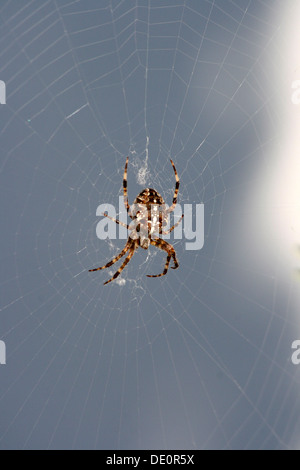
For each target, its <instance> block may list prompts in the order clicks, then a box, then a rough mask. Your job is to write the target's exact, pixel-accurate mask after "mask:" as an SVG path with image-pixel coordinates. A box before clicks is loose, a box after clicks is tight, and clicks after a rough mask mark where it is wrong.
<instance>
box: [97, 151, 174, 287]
mask: <svg viewBox="0 0 300 470" xmlns="http://www.w3.org/2000/svg"><path fill="white" fill-rule="evenodd" d="M171 163H172V166H173V169H174V173H175V179H176V185H175V191H174V196H173V203H172V206H171V207H169V208H167V206H166V204H165V202H164V200H163V198H162V197H161V195H160V194H159V193H158V192H157V191H156V190H155V189H152V188H146V189H144V190H143V191H142V192H141V193H140V194H139V195H138V196H137V197H136V198H135V200H134V203H133V204H132V206H129V203H128V196H127V167H128V157H127V160H126V164H125V170H124V177H123V191H124V204H125V207H126V210H127V212H128V215H129V217H130V218H131V219H132V222H131V223H130V225H126V224H124V223H123V222H120V221H119V220H117V219H113V218H112V217H109V216H108V215H107V214H103V215H105V217H108V218H109V219H111V220H113V221H114V222H116V223H117V224H120V225H123V226H125V227H127V228H128V229H129V238H128V240H127V243H126V245H125V248H124V249H123V250H122V251H121V253H119V254H118V255H117V256H116V257H115V258H114V259H113V260H111V261H109V263H107V264H106V265H105V266H101V267H100V268H96V269H90V272H93V271H100V269H105V268H109V267H110V266H112V265H113V264H114V263H116V262H117V261H118V260H119V259H120V258H122V256H124V255H125V253H127V252H128V251H129V253H128V255H127V257H126V259H125V260H124V262H123V264H122V265H121V267H120V268H119V269H118V271H117V272H116V273H115V274H114V275H113V277H112V278H111V279H109V280H108V281H106V282H105V283H104V284H108V283H109V282H111V281H113V280H115V279H116V278H117V277H118V276H119V275H120V273H121V272H122V271H123V269H124V268H125V266H126V265H127V264H128V263H129V261H130V260H131V258H132V256H133V254H134V252H135V250H136V249H137V248H138V247H139V246H140V247H141V248H143V249H144V250H147V249H148V248H149V246H150V245H153V246H156V247H158V248H160V249H162V250H164V251H166V252H167V260H166V264H165V268H164V271H163V272H162V273H161V274H155V275H148V277H160V276H164V275H165V274H167V272H168V269H169V264H170V261H171V259H172V260H173V263H174V266H171V267H172V269H176V268H178V266H179V264H178V261H177V258H176V253H175V250H174V248H173V246H172V245H170V243H167V242H166V241H165V240H163V239H161V238H158V237H157V234H160V235H161V234H163V235H165V234H167V233H170V232H172V230H174V228H175V227H176V226H177V225H178V224H179V223H180V222H181V220H182V218H183V215H182V217H181V218H180V219H179V221H178V222H177V223H176V224H175V225H173V227H171V228H170V229H169V230H166V231H165V230H164V227H166V225H167V224H168V216H169V214H170V212H173V210H174V209H175V206H176V204H177V195H178V191H179V178H178V174H177V171H176V168H175V165H174V163H173V161H172V160H171Z"/></svg>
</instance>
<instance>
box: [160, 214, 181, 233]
mask: <svg viewBox="0 0 300 470" xmlns="http://www.w3.org/2000/svg"><path fill="white" fill-rule="evenodd" d="M183 217H184V214H182V216H181V217H180V219H179V220H178V222H176V224H174V225H173V227H171V228H170V229H169V230H162V232H160V233H162V234H163V235H167V234H168V233H171V232H173V230H174V228H176V227H178V225H179V224H180V222H181V221H182V219H183Z"/></svg>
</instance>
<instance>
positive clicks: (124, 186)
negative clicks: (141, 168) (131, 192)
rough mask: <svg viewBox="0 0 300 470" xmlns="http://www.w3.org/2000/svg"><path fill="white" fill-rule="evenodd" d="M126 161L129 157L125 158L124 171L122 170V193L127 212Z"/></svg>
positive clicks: (128, 207)
mask: <svg viewBox="0 0 300 470" xmlns="http://www.w3.org/2000/svg"><path fill="white" fill-rule="evenodd" d="M128 160H129V157H127V158H126V163H125V170H124V176H123V193H124V205H125V208H126V210H127V212H128V211H129V209H130V205H129V204H128V194H127V167H128Z"/></svg>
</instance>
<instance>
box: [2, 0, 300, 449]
mask: <svg viewBox="0 0 300 470" xmlns="http://www.w3.org/2000/svg"><path fill="white" fill-rule="evenodd" d="M296 4H297V2H292V1H286V0H285V1H280V0H275V1H273V2H267V1H263V0H252V1H251V0H245V1H239V2H235V1H231V0H226V1H224V0H222V1H221V0H214V1H208V0H203V1H201V2H199V1H192V0H187V1H183V0H177V1H174V0H173V1H172V2H171V1H167V0H160V1H156V0H151V1H148V0H135V1H134V0H132V1H126V2H125V1H124V0H123V1H122V0H121V1H120V0H118V1H115V0H114V1H106V0H103V1H102V2H99V1H96V0H85V1H82V0H79V1H69V0H60V1H55V0H48V1H47V0H43V1H42V2H41V1H37V0H32V1H29V2H26V4H24V5H22V7H20V6H19V3H18V2H16V1H15V0H2V2H1V7H0V27H1V33H0V43H1V49H0V50H1V52H0V57H1V62H0V64H1V65H0V79H1V80H4V81H5V83H6V87H7V98H6V103H7V104H6V105H3V106H1V107H0V120H1V126H0V136H1V150H2V151H1V162H0V163H1V165H0V178H1V185H0V191H1V201H2V204H1V214H2V221H3V222H2V228H1V236H2V246H3V248H4V250H3V252H2V255H1V278H0V291H1V304H0V340H2V341H4V342H5V344H6V350H7V365H6V366H0V410H1V411H0V412H1V420H0V448H2V449H9V448H25V449H32V448H35V449H37V448H52V449H53V448H75V449H80V448H83V449H84V448H98V449H129V448H131V449H132V448H134V449H140V448H152V449H154V448H156V449H161V448H166V449H168V448H169V449H184V448H186V449H191V448H204V449H205V448H210V449H211V448H219V449H223V448H225V449H230V448H239V449H247V448H248V449H249V448H262V449H266V448H271V449H285V448H299V439H300V437H299V434H300V427H299V416H300V401H299V383H300V377H299V370H298V368H297V367H296V366H294V365H293V364H292V363H291V354H292V350H291V344H292V342H293V341H294V340H295V339H298V337H299V335H300V331H299V320H298V317H297V313H298V307H299V294H298V290H299V284H298V282H299V280H298V278H297V276H296V275H295V270H292V269H290V268H289V264H288V262H286V259H287V257H289V256H290V252H292V249H293V248H294V245H293V246H290V245H289V246H288V248H287V247H286V245H284V244H282V243H281V244H280V243H279V242H278V240H279V239H280V234H279V235H278V232H279V229H278V225H279V226H280V224H281V226H283V227H284V228H286V227H288V228H286V230H290V226H289V224H286V220H285V219H284V216H283V215H282V214H284V213H285V209H286V208H285V207H284V205H282V204H281V203H282V201H281V200H276V201H272V198H271V196H270V194H275V192H274V193H272V191H271V189H270V188H271V183H269V182H268V181H269V180H268V178H269V179H270V178H272V171H273V169H274V165H275V166H276V165H277V163H274V161H275V160H274V159H275V157H274V149H276V152H277V150H278V149H280V148H281V147H282V146H283V145H284V144H283V143H282V142H283V141H282V139H283V134H282V132H281V131H280V129H282V122H283V120H284V119H287V116H288V113H289V107H290V106H291V101H290V93H291V80H292V78H293V79H294V78H298V79H299V77H297V76H296V75H295V76H294V75H293V74H289V73H288V72H289V70H286V74H284V73H281V72H282V68H283V70H284V71H285V68H284V67H285V65H286V62H285V59H286V51H287V50H288V49H289V48H290V47H292V45H290V44H289V42H288V38H287V34H286V31H287V30H288V20H287V19H288V18H290V17H291V18H292V17H293V15H294V16H295V9H296ZM298 65H299V64H298ZM292 68H293V69H294V73H296V74H297V73H298V72H299V69H297V67H296V65H295V66H294V64H293V65H292ZM297 70H298V71H297ZM282 109H283V112H282ZM293 109H295V107H294V108H293ZM127 155H129V157H130V159H129V168H128V192H129V201H130V202H132V201H133V199H134V198H135V196H136V194H138V193H139V192H140V191H141V190H142V189H143V188H144V187H146V186H151V187H154V188H156V189H157V190H158V191H159V192H160V193H161V194H162V195H163V197H164V199H165V201H167V202H168V203H169V204H170V203H171V201H172V194H173V191H174V184H175V181H174V173H173V170H172V167H171V165H170V162H169V159H170V158H172V159H173V161H174V162H175V164H176V167H177V170H178V174H179V177H180V192H179V203H180V204H181V205H183V204H187V203H189V204H198V203H204V206H205V244H204V247H203V249H202V250H200V251H189V250H185V240H184V239H183V240H174V239H172V237H171V240H172V243H173V244H174V247H175V249H176V252H177V256H178V259H179V263H180V268H179V269H178V270H176V271H173V270H170V271H171V272H169V273H168V274H167V276H165V277H164V278H161V279H159V280H157V279H149V278H147V277H146V274H156V273H158V272H161V270H162V267H163V264H164V262H165V254H164V253H162V252H161V251H159V250H156V249H154V248H153V249H151V250H149V251H148V252H145V251H143V250H139V251H138V252H136V253H135V255H134V257H133V258H132V260H131V262H130V263H129V265H128V266H127V267H126V269H125V270H124V271H123V273H122V276H120V278H119V279H120V282H114V283H112V284H110V285H109V286H103V282H104V281H105V280H107V279H109V276H110V275H111V273H114V272H115V271H116V269H117V267H118V266H119V265H114V266H113V267H112V268H114V269H112V268H111V269H108V270H105V271H101V272H99V273H88V269H90V268H92V267H96V266H101V265H103V264H104V263H105V262H106V261H108V260H109V259H111V258H113V257H114V256H115V255H116V254H117V253H119V252H120V251H121V249H122V248H123V246H124V244H125V241H124V240H118V239H117V240H99V239H98V238H97V237H96V225H97V223H98V221H99V217H96V209H97V207H98V206H99V205H100V204H103V203H109V204H113V205H115V206H116V207H118V199H119V195H121V194H122V175H123V171H124V164H125V159H126V156H127ZM276 168H277V166H276ZM272 181H273V180H272ZM285 184H287V185H288V182H285ZM285 187H286V186H285ZM267 197H269V199H267ZM279 199H280V198H279ZM290 203H291V204H294V205H296V206H297V201H295V200H292V202H291V201H290ZM297 207H298V206H297ZM274 213H275V216H274V217H273V215H274ZM270 214H271V215H272V217H271V216H270ZM281 217H282V221H281ZM280 221H281V222H280ZM272 223H273V225H272ZM277 229H278V230H277ZM280 230H281V229H280ZM280 233H281V232H280ZM296 235H298V234H296ZM275 242H276V243H275ZM289 250H290V251H289ZM287 252H288V254H287ZM297 256H298V254H297V253H296V254H295V255H294V256H293V260H294V261H295V260H296V262H297V259H298V258H297Z"/></svg>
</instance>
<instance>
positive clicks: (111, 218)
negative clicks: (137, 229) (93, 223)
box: [102, 212, 129, 229]
mask: <svg viewBox="0 0 300 470" xmlns="http://www.w3.org/2000/svg"><path fill="white" fill-rule="evenodd" d="M102 215H104V217H107V218H108V219H110V220H112V221H113V222H116V224H119V225H122V226H123V227H126V228H128V229H129V225H127V224H124V222H121V221H120V220H118V219H114V218H113V217H110V216H109V215H107V214H106V213H105V212H103V214H102Z"/></svg>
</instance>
